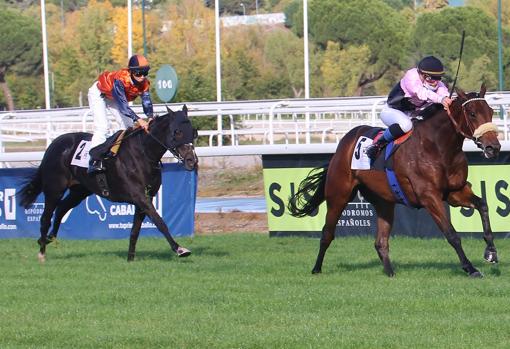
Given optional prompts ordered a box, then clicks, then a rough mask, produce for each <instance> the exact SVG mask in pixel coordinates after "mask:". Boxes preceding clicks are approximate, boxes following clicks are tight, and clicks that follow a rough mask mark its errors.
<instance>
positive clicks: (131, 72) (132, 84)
mask: <svg viewBox="0 0 510 349" xmlns="http://www.w3.org/2000/svg"><path fill="white" fill-rule="evenodd" d="M149 70H150V65H149V62H148V61H147V59H146V58H145V57H144V56H142V55H134V56H132V57H131V58H130V59H129V64H128V68H125V69H121V70H118V71H114V72H108V71H105V72H103V73H102V74H101V75H99V77H98V79H97V81H96V82H94V84H93V85H92V86H91V87H90V89H89V93H88V99H89V107H90V109H91V111H92V113H93V115H94V135H93V137H92V144H91V148H93V147H95V146H97V145H99V144H101V143H103V142H104V141H105V140H106V137H107V136H108V133H109V131H110V124H109V122H108V118H107V116H106V108H108V110H109V111H110V112H111V113H112V114H113V116H114V117H115V118H116V119H117V121H118V122H119V123H120V124H122V125H124V127H126V128H127V127H130V126H132V125H133V122H135V121H138V123H139V124H140V126H141V127H143V128H144V129H146V128H147V127H148V126H147V122H146V121H145V120H144V119H140V118H139V117H138V115H136V113H135V112H134V111H133V110H132V109H131V108H130V107H129V104H128V102H131V101H133V100H135V99H136V97H138V96H140V97H141V99H142V106H143V111H144V113H145V115H147V116H148V117H151V116H152V115H153V107H152V101H151V97H150V93H149V87H150V82H149V80H148V79H147V74H148V73H149Z"/></svg>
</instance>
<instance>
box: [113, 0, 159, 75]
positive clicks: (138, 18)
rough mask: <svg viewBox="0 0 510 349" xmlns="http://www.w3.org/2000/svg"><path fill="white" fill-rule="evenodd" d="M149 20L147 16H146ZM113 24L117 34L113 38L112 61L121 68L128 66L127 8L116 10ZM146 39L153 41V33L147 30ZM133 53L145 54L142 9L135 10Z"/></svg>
mask: <svg viewBox="0 0 510 349" xmlns="http://www.w3.org/2000/svg"><path fill="white" fill-rule="evenodd" d="M145 17H146V20H147V17H148V16H147V14H146V16H145ZM113 22H114V23H115V24H116V25H115V34H114V37H113V43H114V44H113V47H112V54H111V56H112V59H113V61H114V62H115V63H117V64H118V65H120V66H126V63H127V59H126V56H127V40H126V38H127V35H128V34H127V32H128V28H127V14H126V8H124V7H117V8H115V9H114V13H113ZM146 37H147V40H148V41H149V40H150V39H151V32H150V31H148V30H146ZM132 39H133V52H138V53H143V27H142V10H141V9H140V8H136V9H133V28H132Z"/></svg>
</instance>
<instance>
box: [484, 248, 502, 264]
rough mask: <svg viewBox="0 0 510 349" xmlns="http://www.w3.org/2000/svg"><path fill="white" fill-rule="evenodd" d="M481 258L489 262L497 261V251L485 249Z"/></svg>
mask: <svg viewBox="0 0 510 349" xmlns="http://www.w3.org/2000/svg"><path fill="white" fill-rule="evenodd" d="M483 258H484V259H485V260H486V261H487V262H489V263H492V264H496V263H498V253H497V252H496V251H485V255H484V256H483Z"/></svg>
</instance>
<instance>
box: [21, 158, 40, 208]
mask: <svg viewBox="0 0 510 349" xmlns="http://www.w3.org/2000/svg"><path fill="white" fill-rule="evenodd" d="M27 181H29V182H28V183H26V184H25V185H24V186H23V188H21V190H20V191H19V193H18V194H17V196H18V197H19V198H20V201H19V204H20V206H23V207H24V208H29V207H30V205H32V204H33V203H34V201H35V199H37V196H38V195H39V194H40V193H41V191H42V177H41V168H40V167H39V168H38V169H37V171H35V172H34V173H33V174H32V175H31V176H30V177H29V178H27Z"/></svg>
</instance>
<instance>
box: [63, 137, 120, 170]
mask: <svg viewBox="0 0 510 349" xmlns="http://www.w3.org/2000/svg"><path fill="white" fill-rule="evenodd" d="M125 134H126V130H123V131H117V132H115V133H114V134H113V135H112V136H110V137H108V139H107V140H106V141H105V142H104V143H103V144H100V145H98V146H97V147H95V148H93V149H94V150H93V151H99V152H100V153H106V152H108V151H109V152H110V156H111V157H115V156H117V153H118V152H119V148H120V145H121V143H122V140H123V139H124V135H125ZM90 145H91V141H87V140H82V141H81V142H80V143H79V144H78V146H77V147H76V150H75V151H74V154H73V157H72V159H71V165H74V166H78V167H85V168H88V167H89V161H90V154H89V153H90ZM96 148H97V150H96Z"/></svg>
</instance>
